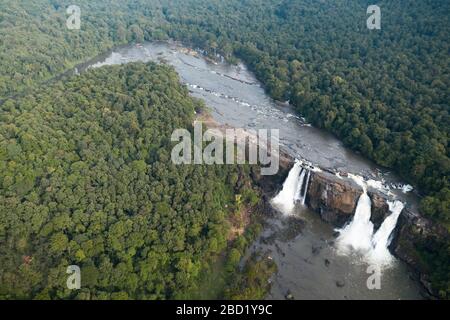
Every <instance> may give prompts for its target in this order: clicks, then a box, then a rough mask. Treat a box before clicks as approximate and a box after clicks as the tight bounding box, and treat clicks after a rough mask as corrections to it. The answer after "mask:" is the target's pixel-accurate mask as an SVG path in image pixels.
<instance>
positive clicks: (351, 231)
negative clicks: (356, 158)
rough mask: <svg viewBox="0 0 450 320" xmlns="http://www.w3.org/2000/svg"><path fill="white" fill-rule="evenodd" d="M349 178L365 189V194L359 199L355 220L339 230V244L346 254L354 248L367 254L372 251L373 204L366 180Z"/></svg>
mask: <svg viewBox="0 0 450 320" xmlns="http://www.w3.org/2000/svg"><path fill="white" fill-rule="evenodd" d="M349 177H350V178H352V179H353V180H354V181H355V182H356V183H357V184H359V185H360V186H361V187H362V188H363V194H362V195H361V196H360V197H359V199H358V204H357V206H356V211H355V215H354V217H353V220H352V221H351V222H350V223H349V224H348V225H347V226H345V227H344V228H343V229H341V230H339V233H340V235H339V237H338V239H337V243H338V244H339V247H340V249H341V250H342V251H344V252H346V251H348V248H352V249H354V250H357V251H362V252H364V253H367V252H369V251H370V250H371V249H372V234H373V223H372V222H371V221H370V216H371V207H372V203H371V201H370V198H369V195H368V194H367V188H366V185H365V183H364V180H363V179H362V178H361V177H357V176H353V175H350V174H349Z"/></svg>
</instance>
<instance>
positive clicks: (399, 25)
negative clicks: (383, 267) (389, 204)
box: [0, 0, 450, 292]
mask: <svg viewBox="0 0 450 320" xmlns="http://www.w3.org/2000/svg"><path fill="white" fill-rule="evenodd" d="M70 4H72V1H66V0H37V1H30V0H18V1H12V0H8V1H2V3H1V4H0V45H1V48H2V50H1V52H0V70H1V73H0V98H5V97H7V96H11V95H16V94H18V93H21V92H24V90H25V89H26V88H31V87H35V86H37V85H39V84H42V83H45V81H47V80H48V79H51V78H52V77H54V76H56V75H57V74H59V73H61V72H63V71H64V70H67V69H68V68H70V67H72V66H73V65H75V64H76V63H77V62H80V61H84V60H86V59H87V58H89V57H92V56H94V55H96V54H98V53H100V52H103V51H104V50H106V49H107V48H109V47H111V46H113V45H117V44H122V43H127V42H136V41H137V42H141V41H144V40H155V39H168V38H172V39H177V40H181V41H183V42H185V43H187V44H189V45H191V46H193V47H200V48H203V49H205V50H207V51H208V53H209V54H212V53H216V52H217V53H220V54H222V55H223V56H225V57H226V58H228V59H229V60H230V61H234V60H235V57H239V58H241V59H242V60H244V61H245V62H246V63H247V64H248V65H249V66H250V68H251V69H252V70H253V71H254V72H255V74H256V75H257V77H258V78H259V79H260V80H261V81H262V82H263V83H264V85H265V87H266V90H267V92H268V93H269V94H270V95H271V96H272V97H273V98H275V99H278V100H290V102H291V103H292V104H293V105H294V106H295V107H296V108H297V109H298V111H299V113H301V114H302V115H304V116H305V117H306V118H307V119H308V120H309V121H311V122H312V123H313V124H314V125H316V126H318V127H322V128H325V129H327V130H329V131H330V132H332V133H334V134H336V135H337V136H338V137H340V138H341V139H342V140H343V141H344V142H345V143H346V144H347V145H348V146H350V147H351V148H353V149H355V150H357V151H359V152H361V153H362V154H363V155H365V156H366V157H368V158H370V159H373V160H374V161H376V162H377V163H378V164H380V165H383V166H385V167H388V168H393V169H395V170H396V171H397V172H399V173H400V174H401V175H402V176H403V178H404V179H406V180H407V181H409V182H411V183H412V184H414V185H415V186H417V187H418V189H419V190H420V192H421V193H422V194H423V195H424V197H423V200H422V203H421V211H422V212H423V213H424V214H426V215H427V216H429V217H432V218H434V219H436V220H438V221H440V222H441V223H443V224H445V225H446V226H447V227H449V228H450V209H449V206H450V178H449V176H450V175H449V172H450V157H449V156H450V154H449V148H448V138H449V134H450V117H449V101H450V95H449V93H450V89H449V87H450V77H449V72H450V67H449V62H450V59H449V43H448V39H449V38H450V35H449V32H450V31H449V28H448V26H449V25H450V21H449V19H450V3H449V2H448V1H446V0H420V1H419V0H413V1H407V0H380V1H377V3H376V4H377V5H379V6H380V7H381V11H382V22H381V30H368V29H367V27H366V19H367V17H368V15H367V14H366V9H367V7H368V5H371V4H373V3H372V1H368V0H363V1H350V0H348V1H331V0H330V1H327V0H324V1H315V0H227V1H219V0H154V1H145V0H130V1H119V0H105V1H88V0H79V1H77V4H78V5H79V6H80V7H81V10H82V26H81V30H78V31H74V30H68V29H67V28H66V27H65V20H66V17H67V16H66V13H65V8H66V7H67V6H68V5H70ZM2 108H5V107H2ZM2 126H3V124H2ZM443 246H444V247H445V248H447V250H441V251H440V252H444V253H446V254H447V256H446V257H448V256H450V247H449V244H443ZM427 256H431V255H427ZM429 260H432V259H431V258H430V259H429ZM442 261H444V264H445V261H448V259H446V258H443V259H442ZM430 263H432V264H433V263H434V262H432V261H430ZM448 268H449V266H448V264H447V266H445V265H444V266H442V267H439V268H435V267H433V270H439V271H436V272H437V273H438V274H436V275H434V277H433V279H434V284H435V286H436V287H437V288H439V290H441V291H444V292H445V291H447V292H448V291H449V289H448V286H449V284H448V282H449V279H450V270H449V269H448Z"/></svg>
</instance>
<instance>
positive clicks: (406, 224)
mask: <svg viewBox="0 0 450 320" xmlns="http://www.w3.org/2000/svg"><path fill="white" fill-rule="evenodd" d="M281 158H282V160H283V161H280V170H279V172H278V174H277V175H275V176H261V175H259V174H258V173H257V172H253V174H254V175H253V178H254V180H255V181H256V182H257V183H258V184H259V185H260V187H261V188H262V189H263V190H264V193H265V194H264V197H265V199H266V200H267V201H266V202H267V203H268V201H269V200H270V199H271V198H272V197H273V196H274V195H275V194H276V193H277V192H278V191H279V190H280V188H281V186H282V184H283V182H284V180H285V179H286V176H287V175H288V173H289V170H290V169H291V168H292V165H293V159H292V158H289V156H283V157H281ZM362 192H363V190H362V188H361V187H360V186H359V185H357V184H356V183H355V182H354V181H352V180H351V179H345V178H344V179H342V178H339V177H337V176H336V175H335V174H334V173H331V172H327V171H320V172H311V178H310V184H309V188H308V192H307V195H306V204H307V205H308V206H309V208H311V209H312V210H314V211H316V212H317V213H318V214H319V215H320V217H321V218H322V219H323V220H325V221H326V222H328V223H331V224H333V225H334V226H336V227H342V226H344V225H345V224H346V223H348V222H349V221H350V220H351V219H352V217H353V215H354V213H355V209H356V206H357V203H358V199H359V197H360V195H361V194H362ZM368 195H369V197H370V199H371V202H372V207H371V208H372V212H371V221H372V222H373V224H374V226H375V229H378V228H379V227H380V225H381V223H382V222H383V221H384V219H385V218H386V217H387V216H388V215H389V214H390V212H389V206H388V203H387V201H388V198H387V196H386V195H385V194H383V193H381V192H379V191H377V190H374V189H370V188H369V190H368ZM269 206H270V205H269ZM449 241H450V236H449V234H448V232H447V230H446V229H445V228H444V227H442V226H440V225H439V224H437V223H435V222H433V221H432V220H430V219H427V218H424V217H422V216H421V215H420V214H419V213H415V212H412V211H410V210H409V209H408V208H405V209H403V211H402V214H401V215H400V217H399V221H398V224H397V227H396V229H395V231H394V235H393V240H392V242H391V245H390V251H391V252H392V254H394V255H395V256H396V257H397V258H399V259H400V260H402V261H404V262H406V263H407V264H408V265H409V266H411V267H412V268H413V269H414V270H415V271H416V273H417V275H418V277H419V279H420V282H421V283H422V284H423V285H424V287H425V288H426V289H427V290H428V292H429V293H430V294H432V295H434V296H437V294H436V292H435V291H434V290H433V288H432V287H431V284H430V281H429V277H428V274H429V272H430V270H429V266H427V265H426V264H425V263H424V262H423V260H422V258H421V256H420V254H419V251H418V248H421V250H422V251H423V250H425V251H427V252H433V253H434V254H436V250H437V249H436V247H439V246H440V244H445V243H448V242H449Z"/></svg>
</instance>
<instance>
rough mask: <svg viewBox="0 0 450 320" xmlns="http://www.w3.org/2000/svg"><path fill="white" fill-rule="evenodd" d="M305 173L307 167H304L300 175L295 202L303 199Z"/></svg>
mask: <svg viewBox="0 0 450 320" xmlns="http://www.w3.org/2000/svg"><path fill="white" fill-rule="evenodd" d="M305 173H306V169H305V168H302V171H301V172H300V177H299V178H298V186H297V191H296V192H295V197H294V202H295V201H298V200H301V199H302V186H303V180H304V179H305Z"/></svg>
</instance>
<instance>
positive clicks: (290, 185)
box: [272, 160, 404, 267]
mask: <svg viewBox="0 0 450 320" xmlns="http://www.w3.org/2000/svg"><path fill="white" fill-rule="evenodd" d="M310 177H311V171H310V170H308V169H306V168H304V167H303V162H302V161H300V160H296V161H295V164H294V166H293V167H292V169H291V170H290V171H289V174H288V177H287V178H286V180H285V181H284V183H283V188H282V190H281V191H280V192H279V193H278V194H277V195H276V196H275V197H274V198H273V199H272V204H273V205H274V206H275V207H276V208H278V209H279V210H280V211H281V212H282V213H283V214H286V215H289V214H292V212H293V210H294V208H295V203H296V202H297V201H298V202H300V203H301V204H302V205H305V199H306V195H307V192H308V185H309V180H310ZM348 177H349V178H351V179H352V180H354V181H355V182H356V183H357V184H358V185H359V186H360V187H361V188H362V189H363V193H362V194H361V196H360V197H359V199H358V203H357V206H356V209H355V214H354V216H353V219H352V221H351V222H350V223H348V224H347V225H346V226H344V227H343V228H342V229H340V230H338V232H339V236H338V238H337V240H336V245H337V249H338V252H339V253H341V254H351V253H353V252H357V253H359V254H361V255H362V257H363V260H364V261H365V262H367V263H371V264H376V265H378V266H383V267H387V266H389V265H390V264H391V263H392V262H393V261H394V258H393V256H392V255H391V254H390V252H389V249H388V247H389V245H390V242H391V235H392V232H393V231H394V229H395V227H396V225H397V221H398V217H399V216H400V213H401V212H402V210H403V207H404V204H403V203H402V202H400V201H392V202H391V201H388V205H389V211H390V215H389V216H388V217H386V218H385V220H384V221H383V223H382V224H381V226H380V228H378V230H377V231H376V232H375V233H374V225H373V223H372V221H371V220H370V217H371V214H372V212H371V211H372V210H371V209H372V202H371V200H370V197H369V195H368V193H367V186H368V185H369V186H372V185H373V183H372V182H370V181H369V182H366V181H364V178H363V177H360V176H356V175H352V174H348Z"/></svg>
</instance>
